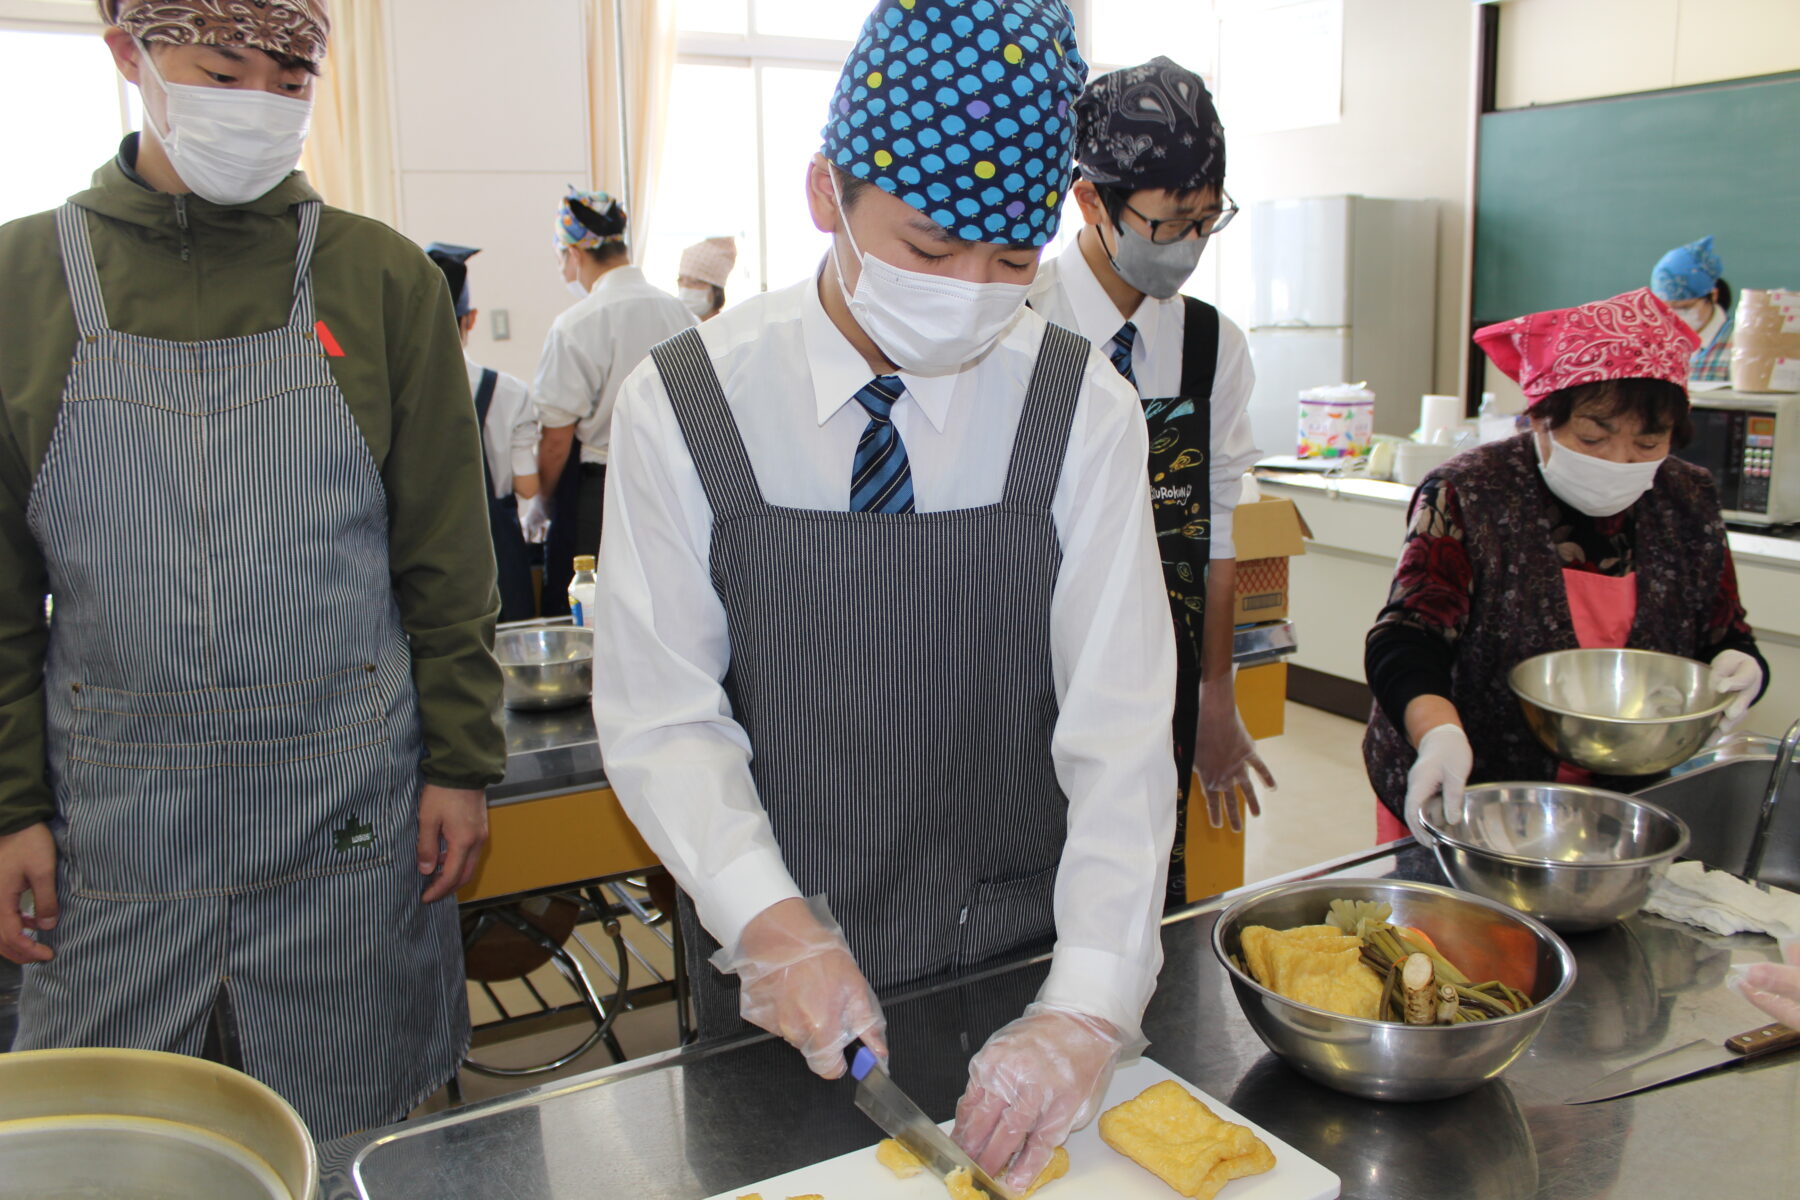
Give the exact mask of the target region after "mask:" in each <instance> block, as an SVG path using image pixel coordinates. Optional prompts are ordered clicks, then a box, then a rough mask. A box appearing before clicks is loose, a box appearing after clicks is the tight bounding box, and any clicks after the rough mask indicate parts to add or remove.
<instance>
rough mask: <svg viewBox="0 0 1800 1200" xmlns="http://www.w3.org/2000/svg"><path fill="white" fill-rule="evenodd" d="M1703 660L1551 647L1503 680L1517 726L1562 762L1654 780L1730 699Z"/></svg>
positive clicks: (1712, 725) (1702, 738)
mask: <svg viewBox="0 0 1800 1200" xmlns="http://www.w3.org/2000/svg"><path fill="white" fill-rule="evenodd" d="M1710 673H1711V672H1710V668H1709V667H1707V665H1706V664H1705V663H1702V662H1696V661H1694V660H1693V659H1691V658H1682V657H1680V656H1679V655H1675V654H1660V653H1658V652H1656V651H1654V650H1558V651H1555V652H1554V653H1551V654H1540V655H1538V656H1537V657H1536V658H1528V659H1526V660H1525V661H1524V662H1522V663H1520V664H1519V665H1518V666H1516V667H1514V668H1513V669H1512V671H1511V673H1510V674H1509V675H1508V676H1507V682H1508V683H1509V684H1511V686H1512V690H1513V695H1515V696H1517V697H1518V699H1519V705H1520V707H1521V708H1522V709H1523V710H1524V713H1525V723H1526V724H1527V725H1528V726H1530V727H1531V732H1532V733H1533V734H1535V735H1536V736H1537V739H1538V741H1540V742H1542V743H1543V745H1544V748H1545V749H1547V750H1549V751H1550V753H1552V754H1554V755H1556V757H1557V758H1559V759H1561V760H1562V761H1563V762H1566V763H1573V764H1574V765H1575V766H1578V767H1585V768H1586V769H1588V770H1590V771H1598V772H1599V773H1601V774H1603V775H1655V774H1658V773H1659V772H1662V771H1667V770H1668V769H1669V768H1670V767H1673V766H1675V765H1676V764H1678V763H1682V762H1686V761H1687V760H1688V759H1689V758H1691V757H1693V755H1694V754H1695V752H1696V751H1698V750H1699V749H1700V747H1701V746H1703V745H1705V743H1706V739H1707V738H1708V737H1710V736H1712V732H1713V730H1714V729H1716V728H1718V725H1719V721H1720V720H1721V719H1722V718H1723V717H1724V715H1725V710H1726V708H1728V707H1729V706H1730V704H1731V697H1730V696H1727V695H1724V694H1722V693H1720V692H1717V691H1715V690H1713V687H1712V685H1711V683H1710V682H1708V677H1709V675H1710Z"/></svg>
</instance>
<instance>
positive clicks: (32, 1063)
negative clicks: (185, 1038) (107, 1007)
mask: <svg viewBox="0 0 1800 1200" xmlns="http://www.w3.org/2000/svg"><path fill="white" fill-rule="evenodd" d="M0 1180H4V1181H5V1182H4V1183H3V1184H0V1193H3V1194H4V1195H5V1196H6V1197H7V1198H8V1200H51V1198H52V1197H58V1198H60V1197H68V1196H106V1197H109V1198H111V1200H167V1198H168V1197H176V1196H180V1197H190V1196H205V1197H208V1200H311V1198H312V1196H313V1194H314V1192H315V1191H316V1190H317V1188H318V1183H319V1170H318V1162H317V1158H316V1157H315V1155H314V1152H313V1141H312V1136H311V1135H310V1134H309V1133H308V1132H307V1129H306V1126H305V1124H304V1123H302V1122H301V1120H300V1117H299V1114H297V1113H295V1112H294V1110H293V1109H292V1108H290V1107H289V1106H288V1105H287V1103H286V1102H285V1101H284V1100H282V1098H281V1097H280V1096H277V1095H276V1094H275V1093H274V1092H273V1091H271V1090H269V1088H267V1087H265V1086H264V1085H263V1084H261V1083H258V1082H257V1081H256V1080H254V1079H252V1078H250V1077H249V1076H248V1075H244V1074H241V1073H239V1072H237V1071H233V1070H232V1069H230V1068H229V1067H223V1066H220V1065H219V1064H217V1063H211V1062H206V1061H204V1060H202V1059H198V1058H188V1057H186V1056H184V1055H180V1054H158V1053H154V1052H152V1051H148V1050H32V1051H27V1052H24V1053H20V1054H0Z"/></svg>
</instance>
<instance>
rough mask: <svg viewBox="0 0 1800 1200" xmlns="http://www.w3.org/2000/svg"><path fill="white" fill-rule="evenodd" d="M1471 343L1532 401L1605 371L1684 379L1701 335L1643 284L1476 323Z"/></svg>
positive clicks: (1609, 375)
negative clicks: (1609, 296)
mask: <svg viewBox="0 0 1800 1200" xmlns="http://www.w3.org/2000/svg"><path fill="white" fill-rule="evenodd" d="M1475 344H1476V345H1478V346H1480V347H1481V348H1482V349H1483V350H1485V351H1486V352H1487V356H1488V357H1489V358H1490V359H1492V360H1493V362H1494V365H1495V366H1496V367H1499V368H1500V369H1501V370H1502V371H1504V372H1505V373H1506V374H1507V375H1508V376H1509V377H1510V378H1512V379H1514V380H1516V381H1517V382H1518V384H1519V387H1520V388H1521V389H1523V391H1524V392H1525V395H1526V398H1527V399H1529V400H1530V401H1531V402H1532V403H1533V404H1536V403H1537V402H1538V401H1540V400H1542V399H1544V397H1546V396H1548V395H1550V393H1552V392H1560V391H1561V390H1562V389H1564V388H1570V387H1574V386H1576V385H1577V384H1582V383H1599V382H1600V381H1602V380H1605V379H1666V380H1668V381H1669V382H1670V383H1673V384H1677V385H1679V386H1681V387H1686V386H1687V381H1688V356H1689V355H1691V354H1693V352H1694V351H1695V350H1696V349H1697V348H1698V347H1699V345H1700V338H1699V335H1697V334H1696V333H1695V332H1694V331H1693V330H1692V329H1689V328H1688V327H1687V325H1686V323H1684V322H1683V321H1682V320H1681V318H1680V317H1677V316H1676V315H1675V313H1674V311H1673V310H1672V309H1670V307H1669V306H1668V305H1667V304H1664V303H1663V302H1662V301H1661V300H1658V299H1657V298H1656V297H1655V296H1654V295H1653V294H1652V293H1651V291H1650V289H1649V288H1638V289H1637V290H1636V291H1635V292H1626V293H1625V294H1624V295H1621V296H1614V297H1613V298H1612V299H1610V300H1600V301H1596V302H1595V303H1593V304H1583V305H1579V306H1578V307H1575V308H1559V309H1555V310H1553V311H1550V312H1540V313H1530V314H1528V315H1526V316H1523V317H1514V318H1513V319H1512V320H1510V321H1502V322H1501V323H1500V324H1498V325H1489V326H1486V327H1485V328H1482V329H1478V330H1476V331H1475Z"/></svg>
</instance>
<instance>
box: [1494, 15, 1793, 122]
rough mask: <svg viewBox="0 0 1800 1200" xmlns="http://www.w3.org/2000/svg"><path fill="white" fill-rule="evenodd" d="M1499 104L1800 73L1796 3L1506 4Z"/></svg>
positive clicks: (1516, 105) (1518, 104) (1502, 17)
mask: <svg viewBox="0 0 1800 1200" xmlns="http://www.w3.org/2000/svg"><path fill="white" fill-rule="evenodd" d="M1499 50H1500V53H1499V63H1498V79H1497V81H1496V84H1497V87H1496V93H1497V94H1496V96H1495V99H1496V102H1497V103H1498V104H1499V106H1500V107H1501V108H1520V107H1523V106H1525V105H1528V104H1551V103H1555V102H1557V101H1562V100H1584V99H1589V98H1591V97H1594V96H1616V95H1621V94H1623V93H1627V92H1648V91H1657V90H1660V89H1663V88H1671V87H1686V86H1689V85H1692V84H1697V83H1714V82H1717V81H1718V80H1721V79H1742V78H1745V77H1748V76H1752V75H1771V74H1775V73H1777V72H1781V71H1793V70H1800V3H1796V2H1795V0H1507V2H1506V3H1505V4H1503V5H1502V6H1501V10H1500V47H1499Z"/></svg>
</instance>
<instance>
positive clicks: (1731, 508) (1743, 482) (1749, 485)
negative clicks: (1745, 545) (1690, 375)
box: [1675, 392, 1800, 525]
mask: <svg viewBox="0 0 1800 1200" xmlns="http://www.w3.org/2000/svg"><path fill="white" fill-rule="evenodd" d="M1690 399H1691V400H1692V401H1693V406H1694V407H1693V411H1692V413H1691V416H1692V417H1693V422H1694V439H1693V441H1691V442H1689V443H1688V444H1687V445H1686V446H1685V447H1683V448H1682V449H1680V450H1677V451H1676V452H1675V453H1676V454H1677V455H1679V456H1680V457H1682V458H1684V459H1686V460H1687V461H1688V462H1691V463H1693V464H1694V465H1695V466H1698V467H1705V468H1706V469H1707V470H1708V471H1711V472H1712V477H1713V482H1714V484H1715V485H1717V487H1718V489H1719V505H1720V507H1721V508H1723V509H1724V510H1725V519H1726V520H1727V521H1733V522H1736V523H1738V524H1743V525H1785V524H1787V523H1789V522H1791V521H1800V395H1766V394H1765V395H1750V394H1748V393H1743V392H1697V393H1695V394H1694V395H1693V396H1692V397H1690Z"/></svg>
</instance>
